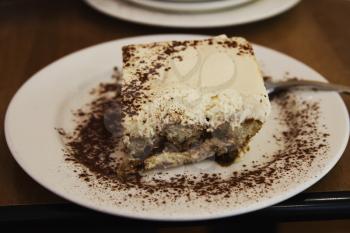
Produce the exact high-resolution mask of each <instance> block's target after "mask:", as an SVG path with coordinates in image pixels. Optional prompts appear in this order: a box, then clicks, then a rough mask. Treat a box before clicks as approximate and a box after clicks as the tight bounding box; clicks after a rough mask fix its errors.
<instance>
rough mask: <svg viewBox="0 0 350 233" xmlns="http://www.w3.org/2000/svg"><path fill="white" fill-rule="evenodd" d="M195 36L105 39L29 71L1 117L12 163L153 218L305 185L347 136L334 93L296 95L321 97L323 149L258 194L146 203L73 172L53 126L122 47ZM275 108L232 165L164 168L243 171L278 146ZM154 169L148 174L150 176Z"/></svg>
mask: <svg viewBox="0 0 350 233" xmlns="http://www.w3.org/2000/svg"><path fill="white" fill-rule="evenodd" d="M194 38H197V39H198V38H203V36H198V35H153V36H141V37H134V38H128V39H121V40H115V41H111V42H106V43H103V44H99V45H96V46H92V47H89V48H87V49H83V50H81V51H78V52H75V53H73V54H71V55H68V56H66V57H64V58H61V59H59V60H58V61H56V62H54V63H52V64H50V65H48V66H47V67H45V68H44V69H42V70H41V71H39V72H38V73H36V74H35V75H33V77H31V78H30V79H29V80H28V81H27V82H26V83H25V84H24V85H23V86H22V87H21V88H20V89H19V90H18V92H17V93H16V95H15V96H14V97H13V99H12V101H11V103H10V105H9V107H8V110H7V113H6V118H5V134H6V140H7V143H8V145H9V148H10V150H11V152H12V154H13V156H14V158H15V159H16V161H17V162H18V164H19V165H20V166H21V167H22V168H23V169H24V171H25V172H27V174H28V175H29V176H31V177H32V178H33V179H34V180H36V181H37V182H38V183H39V184H41V185H42V186H44V187H46V188H47V189H49V190H50V191H52V192H53V193H55V194H57V195H59V196H61V197H63V198H65V199H67V200H70V201H72V202H75V203H77V204H79V205H82V206H85V207H88V208H91V209H94V210H98V211H102V212H105V213H110V214H114V215H120V216H127V217H133V218H142V219H156V220H200V219H212V218H219V217H225V216H232V215H238V214H243V213H247V212H250V211H254V210H258V209H261V208H264V207H267V206H270V205H273V204H276V203H278V202H281V201H283V200H286V199H288V198H290V197H292V196H293V195H295V194H297V193H299V192H301V191H303V190H304V189H306V188H308V187H310V186H311V185H312V184H314V183H315V182H317V181H318V180H319V179H321V178H322V177H323V176H324V175H325V174H326V173H327V172H328V171H329V170H330V169H331V168H332V167H333V166H334V165H335V164H336V162H337V161H338V160H339V158H340V157H341V155H342V153H343V151H344V149H345V147H346V144H347V140H348V136H349V117H348V112H347V109H346V107H345V105H344V103H343V101H342V99H341V98H340V96H339V95H338V94H336V93H330V92H311V91H308V92H297V94H298V96H299V97H300V98H301V99H302V100H306V101H319V102H320V111H321V116H320V119H319V122H317V124H318V125H324V126H325V127H326V128H327V133H329V134H330V136H329V138H328V142H329V149H328V151H327V152H326V153H324V154H322V156H320V158H316V159H315V161H314V162H313V163H312V165H310V166H308V167H307V168H306V169H305V170H303V173H300V172H299V173H298V171H289V175H293V174H294V176H293V179H291V178H290V176H283V177H280V178H279V179H278V180H277V181H276V182H275V183H273V184H272V186H270V188H269V189H265V188H264V186H262V187H260V186H259V185H258V186H256V187H253V190H250V191H253V193H254V192H257V191H259V193H260V195H259V196H254V195H253V196H250V195H249V193H250V192H249V191H247V192H237V193H235V195H234V196H232V197H230V198H228V199H225V200H222V199H218V200H215V201H214V202H206V201H205V200H203V199H201V198H194V199H192V200H191V201H188V200H187V201H186V200H184V199H181V198H180V199H179V200H177V201H176V202H175V203H173V202H171V201H170V202H167V203H166V204H159V203H157V204H156V203H146V206H144V204H142V198H141V199H140V198H136V197H135V198H134V197H128V193H129V192H133V191H135V190H128V191H112V190H109V189H105V188H104V187H99V186H98V185H95V186H92V187H90V186H88V184H87V183H85V182H83V181H82V180H81V179H79V178H78V176H77V174H76V173H74V172H73V169H74V166H73V165H72V164H71V163H68V162H67V161H64V156H63V152H62V148H63V147H64V145H63V143H62V140H61V138H60V136H59V135H58V133H57V131H56V130H55V129H54V128H55V127H64V128H65V129H69V128H71V127H72V126H73V125H74V122H72V112H71V111H72V110H74V109H76V108H78V107H81V106H82V105H83V104H84V103H86V101H87V98H86V96H88V95H87V93H88V92H89V90H90V88H91V87H95V86H96V85H97V84H98V83H100V82H101V81H109V80H110V76H111V74H112V67H114V66H116V65H117V66H120V65H121V63H122V60H121V46H123V45H125V44H130V43H143V42H150V41H163V40H182V39H194ZM254 49H255V52H256V55H257V58H258V61H259V63H260V64H261V67H262V69H263V71H264V72H265V73H266V74H269V75H271V76H273V77H274V78H276V79H281V78H282V77H283V76H284V74H285V72H286V71H289V72H290V73H291V75H293V76H294V75H295V76H297V77H304V78H308V79H312V80H325V79H324V78H323V77H322V76H321V75H320V74H318V73H317V72H315V71H314V70H312V69H311V68H309V67H308V66H306V65H304V64H302V63H301V62H299V61H297V60H295V59H293V58H291V57H289V56H287V55H284V54H281V53H279V52H277V51H274V50H271V49H268V48H265V47H262V46H259V45H254ZM279 114H280V113H279V112H278V111H277V110H276V109H274V108H273V109H272V114H271V116H270V117H269V120H268V122H267V123H266V124H265V125H264V127H263V128H262V130H261V131H260V132H259V133H258V135H256V137H254V139H253V140H252V142H251V144H250V148H251V150H250V151H249V152H248V153H246V154H245V155H244V157H243V158H242V160H241V161H239V162H238V163H236V164H233V165H232V166H229V167H226V168H224V167H220V166H218V165H216V164H215V163H214V162H210V161H206V162H202V163H199V164H195V165H189V166H185V167H181V168H178V169H173V170H170V171H169V174H168V176H172V175H174V174H179V173H180V174H181V173H188V174H195V175H196V174H198V173H199V172H201V171H208V168H210V169H209V170H210V171H214V172H222V173H225V172H232V171H235V170H237V171H240V170H242V169H244V168H243V167H244V166H243V164H245V163H249V161H251V160H252V159H253V160H257V161H258V163H262V162H264V160H266V159H268V158H265V157H262V156H261V155H262V154H268V153H270V152H273V151H275V150H278V149H279V145H277V144H274V143H268V141H269V140H270V141H273V140H274V139H273V134H275V133H276V132H278V131H279V130H281V127H282V126H279V124H278V123H277V122H276V120H275V117H276V116H278V115H279ZM335 119H336V120H335ZM208 166H209V167H208ZM248 169H249V168H248ZM153 175H154V174H152V173H150V175H149V176H151V177H152V176H153ZM164 176H167V175H164ZM164 178H166V177H164ZM136 191H137V190H136ZM119 201H120V203H118V202H119Z"/></svg>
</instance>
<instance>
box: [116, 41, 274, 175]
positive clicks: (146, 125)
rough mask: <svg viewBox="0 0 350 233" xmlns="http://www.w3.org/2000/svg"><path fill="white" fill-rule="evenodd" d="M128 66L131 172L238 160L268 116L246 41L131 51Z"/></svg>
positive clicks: (125, 106) (126, 52) (126, 139)
mask: <svg viewBox="0 0 350 233" xmlns="http://www.w3.org/2000/svg"><path fill="white" fill-rule="evenodd" d="M123 62H124V63H123V80H122V94H121V95H122V115H123V119H122V125H123V128H124V136H123V144H124V146H125V150H126V152H127V153H128V154H129V159H128V161H129V163H127V164H128V165H127V170H129V171H130V172H135V171H146V170H151V169H156V168H167V167H174V166H179V165H183V164H188V163H194V162H198V161H201V160H204V159H206V158H209V157H213V156H215V158H216V160H217V161H219V162H225V163H226V162H232V161H233V160H234V159H235V158H236V157H237V155H238V154H239V153H240V152H242V151H244V149H245V147H246V146H247V144H248V142H249V140H250V138H251V137H253V136H254V135H255V134H256V133H257V132H258V131H259V129H260V128H261V125H262V124H263V123H264V122H265V121H266V119H267V116H268V115H269V113H270V102H269V99H268V96H267V93H266V89H265V87H264V83H263V78H262V75H261V73H260V70H259V67H258V64H257V62H256V60H255V56H254V52H253V49H252V46H251V44H250V43H249V42H247V41H246V40H245V39H243V38H239V37H233V38H227V37H226V36H218V37H214V38H210V39H205V40H191V41H190V40H188V41H168V42H156V43H149V44H139V45H128V46H125V47H123Z"/></svg>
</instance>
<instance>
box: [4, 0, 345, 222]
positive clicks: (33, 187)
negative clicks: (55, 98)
mask: <svg viewBox="0 0 350 233" xmlns="http://www.w3.org/2000/svg"><path fill="white" fill-rule="evenodd" d="M349 12H350V1H345V0H303V1H302V2H301V3H300V4H299V5H298V6H297V7H295V8H293V9H291V10H290V11H288V12H286V13H284V14H282V15H280V16H277V17H274V18H271V19H268V20H264V21H261V22H257V23H253V24H248V25H243V26H236V27H224V28H216V29H200V30H199V29H168V28H161V27H150V26H143V25H137V24H133V23H129V22H125V21H121V20H118V19H114V18H111V17H108V16H105V15H103V14H101V13H99V12H96V11H94V10H93V9H91V8H90V7H89V6H87V5H86V4H85V3H84V2H83V1H72V0H61V1H46V0H3V1H0V70H1V76H0V122H3V121H4V115H5V111H6V108H7V105H8V103H9V101H10V100H11V98H12V96H13V95H14V94H15V92H16V91H17V89H18V88H19V87H20V86H21V85H22V84H23V83H24V82H25V81H26V80H27V79H28V78H30V76H31V75H33V74H34V73H35V72H36V71H38V70H39V69H41V68H43V67H45V66H46V65H48V64H49V63H51V62H53V61H55V60H56V59H58V58H60V57H62V56H64V55H66V54H69V53H71V52H74V51H77V50H79V49H82V48H84V47H87V46H91V45H94V44H98V43H101V42H105V41H109V40H114V39H119V38H125V37H131V36H137V35H146V34H159V33H198V34H211V35H217V34H227V35H230V36H234V35H239V36H243V37H246V38H248V39H249V40H250V41H252V42H254V43H257V44H261V45H264V46H267V47H270V48H273V49H276V50H279V51H281V52H284V53H286V54H289V55H291V56H293V57H295V58H297V59H299V60H300V61H302V62H304V63H306V64H308V65H309V66H311V67H312V68H314V69H315V70H317V71H318V72H320V73H321V74H323V75H324V76H325V77H327V79H328V80H329V81H330V82H334V83H339V84H346V85H349V86H350V43H349V42H350V29H349V25H348V24H349V22H350V14H349ZM344 100H345V103H346V105H347V106H348V107H350V98H349V97H346V96H344ZM0 127H1V130H0V206H4V208H5V206H6V208H9V207H11V206H17V205H30V206H33V205H34V204H50V205H48V206H45V207H43V206H37V205H36V208H37V209H35V211H39V213H41V212H40V211H41V210H43V209H40V208H44V209H45V208H48V209H46V211H47V210H49V211H50V210H51V211H52V210H53V211H55V208H56V207H57V205H52V204H57V203H67V202H66V201H65V200H62V199H61V198H59V197H58V196H56V195H54V194H53V193H51V192H49V191H47V190H46V189H45V188H43V187H41V186H40V185H39V184H37V183H36V182H35V181H33V180H32V179H31V178H30V177H29V176H28V175H26V174H25V173H24V171H23V170H22V169H21V168H20V167H19V166H18V165H17V163H16V162H15V161H14V159H13V158H12V156H11V153H10V151H9V149H8V147H7V145H6V141H5V136H4V130H3V124H1V126H0ZM349 177H350V147H349V146H348V147H347V148H346V150H345V152H344V154H343V156H342V158H341V160H340V161H339V162H338V164H337V165H336V166H335V168H334V169H332V171H331V172H330V173H329V174H328V175H327V176H325V177H324V178H323V179H322V180H320V181H319V182H318V183H317V184H315V185H314V186H312V187H311V188H309V189H308V190H306V192H308V193H310V192H327V193H325V197H332V194H334V195H338V196H340V197H342V196H347V195H348V193H347V192H342V193H338V194H336V193H334V192H336V191H337V192H339V191H350V179H349ZM307 198H314V196H311V197H310V196H302V197H301V198H299V199H300V200H302V201H305V200H306V199H307ZM316 198H317V196H316ZM345 199H346V198H345ZM343 201H344V199H342V202H343ZM291 203H293V201H292V202H291ZM303 203H304V202H303ZM65 205H67V204H65ZM343 206H346V205H343ZM21 208H23V207H21ZM24 208H25V207H24ZM60 208H68V209H69V208H73V209H74V210H71V211H73V212H74V211H75V210H76V211H78V212H79V211H82V210H81V209H79V208H78V207H74V206H69V204H68V207H64V206H63V207H62V206H61V207H60ZM2 210H3V211H5V210H6V211H8V210H9V209H2ZM12 210H16V211H22V212H21V213H25V210H24V209H18V208H17V209H12ZM31 211H34V210H33V209H31ZM270 211H271V210H270ZM272 211H273V210H272ZM348 211H350V209H349V210H348ZM7 213H8V212H7ZM0 214H1V207H0ZM80 214H81V212H80ZM88 215H89V214H88ZM53 216H55V215H53Z"/></svg>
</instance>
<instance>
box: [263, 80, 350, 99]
mask: <svg viewBox="0 0 350 233" xmlns="http://www.w3.org/2000/svg"><path fill="white" fill-rule="evenodd" d="M264 84H265V87H266V90H267V93H268V94H269V95H271V94H274V93H276V92H279V91H283V90H287V89H292V88H309V89H313V90H321V91H336V92H339V93H345V94H350V87H348V86H344V85H339V84H332V83H325V82H319V81H309V80H287V81H280V82H273V81H271V80H265V81H264Z"/></svg>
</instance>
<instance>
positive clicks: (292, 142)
mask: <svg viewBox="0 0 350 233" xmlns="http://www.w3.org/2000/svg"><path fill="white" fill-rule="evenodd" d="M118 90H120V87H119V86H118V84H117V83H116V82H115V81H113V82H110V83H101V84H100V85H99V86H98V87H96V88H95V90H94V91H92V92H91V95H93V96H94V100H93V101H92V102H90V103H89V104H88V105H87V107H88V110H85V111H82V110H76V114H75V117H76V120H77V122H78V124H77V126H76V128H75V130H74V131H73V132H71V133H67V132H65V131H64V130H63V129H57V130H58V134H59V135H61V136H62V137H63V138H64V140H65V142H66V143H65V149H64V152H65V153H64V154H65V159H66V161H67V162H68V163H72V164H73V165H74V166H78V167H79V168H80V169H75V171H76V172H77V173H78V174H77V176H78V177H80V178H81V180H83V181H84V182H87V183H89V185H90V186H96V185H98V186H103V187H106V188H109V189H111V190H112V191H114V192H118V191H128V190H130V189H131V188H136V190H137V192H136V193H132V194H129V196H130V197H139V198H142V199H143V200H144V201H148V202H152V203H158V204H159V205H162V204H165V203H167V202H171V201H175V200H177V199H178V198H183V197H185V198H186V199H187V200H191V199H192V198H198V197H200V198H204V200H205V201H207V202H212V201H213V200H214V199H213V198H215V197H216V198H220V199H222V198H223V199H225V198H230V197H231V196H232V195H234V193H235V192H244V191H245V190H247V189H253V188H254V187H257V186H259V187H263V188H262V189H261V190H267V189H269V188H270V187H271V186H272V185H273V184H274V183H278V182H279V179H280V178H281V177H286V176H291V174H293V173H291V171H295V170H297V171H298V172H303V171H307V170H308V169H309V167H310V166H311V165H312V163H313V161H314V160H315V158H317V157H320V156H321V157H322V156H323V155H324V154H325V153H326V152H327V150H328V149H329V144H328V141H327V138H328V137H329V136H330V135H329V134H328V133H327V132H324V131H323V128H322V127H320V126H319V125H318V120H319V117H320V107H319V103H317V102H310V101H303V100H300V99H299V98H298V97H297V96H296V95H295V94H293V93H292V92H290V93H287V92H286V93H282V94H280V95H278V96H277V97H276V98H274V99H273V104H274V105H275V106H276V108H277V109H278V110H280V112H281V114H279V116H278V119H277V120H278V122H279V124H280V125H283V126H284V127H282V128H284V130H283V131H281V132H276V133H275V135H274V140H276V143H279V144H280V145H281V146H282V148H281V149H279V150H278V151H277V152H275V153H274V154H271V155H266V154H262V155H260V156H261V157H263V158H269V159H265V162H264V163H262V164H259V163H257V162H256V161H253V165H254V166H251V167H250V168H248V166H244V167H243V168H242V170H240V171H232V173H231V174H230V175H228V176H224V175H222V174H221V173H211V172H210V171H208V172H204V173H200V174H196V175H191V174H188V173H183V174H176V175H174V176H172V177H170V178H169V179H163V178H162V174H163V173H162V172H164V174H167V173H166V171H161V172H158V173H155V174H154V175H152V176H151V177H150V179H147V181H146V180H145V179H144V178H143V177H130V179H127V180H125V179H122V178H120V177H119V176H118V169H119V168H120V166H121V164H122V163H121V159H120V158H116V157H115V151H116V150H117V149H118V148H119V147H120V136H121V133H120V129H121V125H120V118H121V115H120V114H121V113H120V109H119V108H120V104H121V102H120V96H119V93H120V92H118ZM118 109H119V110H118ZM111 110H113V111H111ZM109 112H112V113H113V114H109ZM271 143H272V142H271ZM92 177H93V178H94V179H92ZM290 179H293V177H290ZM262 192H263V191H262ZM257 195H259V194H257ZM143 203H144V202H143Z"/></svg>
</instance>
